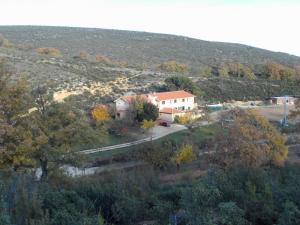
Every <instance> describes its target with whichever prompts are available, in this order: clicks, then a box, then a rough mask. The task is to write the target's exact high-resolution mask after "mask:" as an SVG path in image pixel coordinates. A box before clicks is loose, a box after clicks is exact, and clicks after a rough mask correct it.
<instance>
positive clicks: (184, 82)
mask: <svg viewBox="0 0 300 225" xmlns="http://www.w3.org/2000/svg"><path fill="white" fill-rule="evenodd" d="M165 83H166V88H167V89H168V90H169V91H177V90H185V91H188V92H191V93H193V94H194V95H201V94H202V93H201V91H200V89H199V88H198V87H197V86H196V85H195V83H194V82H193V81H192V80H191V79H190V78H188V77H184V76H173V77H168V78H167V79H165Z"/></svg>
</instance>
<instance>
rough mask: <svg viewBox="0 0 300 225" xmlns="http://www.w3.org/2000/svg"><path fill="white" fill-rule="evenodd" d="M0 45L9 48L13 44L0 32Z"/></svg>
mask: <svg viewBox="0 0 300 225" xmlns="http://www.w3.org/2000/svg"><path fill="white" fill-rule="evenodd" d="M0 47H5V48H11V47H13V44H12V43H11V42H10V41H9V40H8V39H6V38H5V37H4V36H3V35H1V34H0Z"/></svg>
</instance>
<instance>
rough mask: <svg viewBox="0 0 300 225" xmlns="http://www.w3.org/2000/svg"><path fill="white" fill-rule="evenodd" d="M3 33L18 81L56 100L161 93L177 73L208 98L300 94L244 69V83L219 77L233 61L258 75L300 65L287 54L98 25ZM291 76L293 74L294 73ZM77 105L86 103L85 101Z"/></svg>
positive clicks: (1, 49) (1, 29) (2, 49)
mask: <svg viewBox="0 0 300 225" xmlns="http://www.w3.org/2000/svg"><path fill="white" fill-rule="evenodd" d="M0 34H1V35H0V60H1V59H4V60H5V61H6V62H7V64H8V65H9V66H10V67H11V68H12V69H13V70H14V77H15V79H20V78H21V77H22V78H25V79H26V80H27V81H29V84H30V85H31V86H32V87H36V86H37V85H46V86H48V87H49V89H50V90H51V91H53V92H55V98H56V99H57V100H62V99H64V98H65V97H68V96H70V95H74V94H75V95H78V94H86V95H87V96H88V95H89V93H91V94H93V96H94V97H95V96H97V97H98V98H97V99H92V100H90V101H93V102H97V101H105V102H107V101H111V100H113V99H115V98H116V97H118V96H120V95H121V94H124V93H126V92H128V91H135V92H149V91H159V90H161V88H162V86H163V84H164V80H165V78H167V77H170V76H173V75H186V76H189V77H191V78H192V79H193V80H194V81H195V82H197V85H198V86H199V87H200V89H201V90H203V91H204V92H205V93H204V99H205V100H207V101H226V100H230V99H239V100H240V99H261V98H264V97H268V95H280V94H282V93H285V94H297V95H299V94H300V88H299V81H295V82H294V81H291V82H289V84H288V85H287V84H286V82H285V81H282V82H281V81H272V80H270V79H266V77H264V76H262V75H261V72H259V71H257V73H256V75H257V78H258V79H257V80H253V81H247V82H246V80H245V79H244V78H241V77H239V76H240V74H239V73H240V72H239V71H237V72H238V75H239V76H238V77H237V78H234V77H231V78H230V79H229V80H228V79H227V78H222V77H220V76H218V75H217V74H218V70H217V69H218V67H219V66H220V65H222V64H226V63H237V64H238V63H241V64H243V65H245V66H249V68H251V69H253V70H256V68H260V66H263V65H264V64H266V63H268V62H277V63H280V64H282V65H281V66H279V67H278V65H276V64H275V67H274V68H275V69H276V68H279V69H281V68H282V67H283V66H289V67H295V66H296V65H300V57H297V56H292V55H289V54H286V53H278V52H271V51H267V50H263V49H258V48H254V47H250V46H246V45H240V44H231V43H220V42H209V41H202V40H197V39H192V38H187V37H182V36H174V35H167V34H154V33H145V32H133V31H119V30H105V29H91V28H69V27H38V26H0ZM1 36H2V44H1ZM3 37H4V38H3ZM3 40H4V41H3ZM169 60H174V61H176V62H179V63H181V64H179V66H178V65H176V64H175V67H176V66H177V67H176V68H175V69H176V70H175V71H166V70H162V69H160V68H159V65H162V63H164V62H166V61H169ZM164 66H166V67H168V66H171V67H172V66H174V64H166V65H164ZM206 66H209V68H212V73H213V74H214V76H212V77H210V78H206V77H204V72H203V71H202V72H201V69H202V68H205V67H206ZM185 68H188V70H187V71H186V70H184V69H185ZM237 68H239V67H237ZM247 68H248V67H247ZM247 68H246V69H245V68H244V72H245V71H246V72H247V71H248V70H247ZM295 68H296V67H295ZM299 68H300V67H299V66H298V69H299ZM177 69H178V70H177ZM181 70H182V71H181ZM193 71H194V72H195V71H196V72H195V73H193ZM199 71H200V72H199ZM299 71H300V70H298V72H299ZM254 72H255V71H254ZM284 72H285V73H286V74H287V75H289V73H290V72H291V68H290V69H286V70H285V71H284ZM292 72H293V71H292ZM250 75H251V74H250ZM298 76H299V74H298ZM290 84H291V85H290ZM250 87H251V88H250ZM245 89H247V90H248V91H247V92H245V91H244V90H245ZM89 98H90V97H89ZM85 99H87V98H85ZM76 101H77V102H81V104H85V103H82V102H83V101H84V99H82V98H81V97H80V98H79V99H76Z"/></svg>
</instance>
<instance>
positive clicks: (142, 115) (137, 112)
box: [129, 98, 158, 123]
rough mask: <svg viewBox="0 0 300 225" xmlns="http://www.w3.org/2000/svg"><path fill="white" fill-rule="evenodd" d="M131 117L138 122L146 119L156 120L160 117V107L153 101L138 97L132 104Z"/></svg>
mask: <svg viewBox="0 0 300 225" xmlns="http://www.w3.org/2000/svg"><path fill="white" fill-rule="evenodd" d="M129 118H130V119H131V120H132V121H133V122H138V123H141V122H142V121H144V120H148V121H149V120H152V121H155V120H156V119H157V118H158V108H157V107H156V106H155V105H153V104H152V103H151V102H147V101H144V100H143V99H140V98H136V99H134V100H133V101H132V102H131V104H130V109H129Z"/></svg>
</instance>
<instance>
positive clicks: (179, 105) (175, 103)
mask: <svg viewBox="0 0 300 225" xmlns="http://www.w3.org/2000/svg"><path fill="white" fill-rule="evenodd" d="M163 103H164V104H163ZM157 107H158V108H159V109H162V108H176V109H179V110H180V109H183V107H184V110H192V109H194V108H195V102H194V97H189V98H178V99H171V100H164V101H160V102H159V103H158V104H157Z"/></svg>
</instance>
